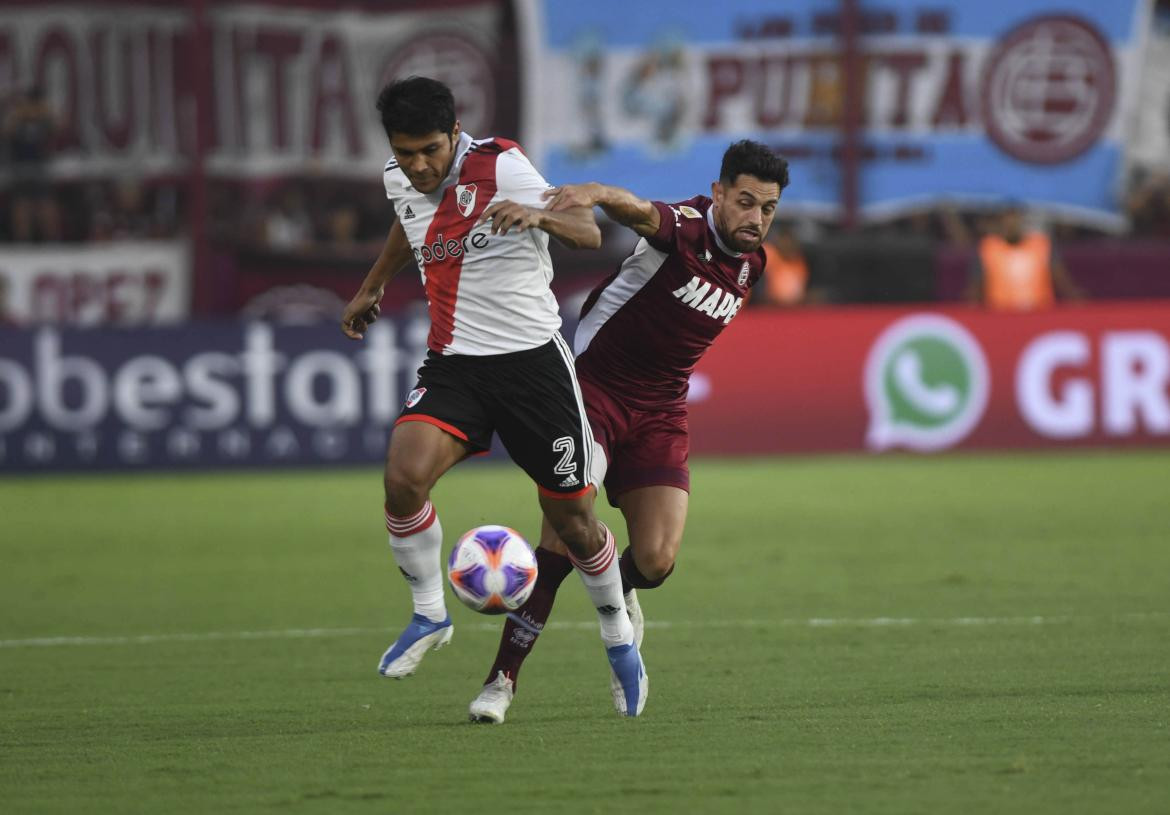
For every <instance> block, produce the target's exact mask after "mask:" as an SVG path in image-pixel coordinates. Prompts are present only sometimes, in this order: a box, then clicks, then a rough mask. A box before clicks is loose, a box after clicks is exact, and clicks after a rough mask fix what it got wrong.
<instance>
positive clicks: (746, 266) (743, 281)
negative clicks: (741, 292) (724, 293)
mask: <svg viewBox="0 0 1170 815" xmlns="http://www.w3.org/2000/svg"><path fill="white" fill-rule="evenodd" d="M750 273H751V264H750V263H748V262H747V261H746V260H745V261H744V262H743V265H742V266H740V267H739V285H741V286H746V285H747V282H748V275H749V274H750Z"/></svg>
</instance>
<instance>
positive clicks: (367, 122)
mask: <svg viewBox="0 0 1170 815" xmlns="http://www.w3.org/2000/svg"><path fill="white" fill-rule="evenodd" d="M329 5H331V4H326V3H322V4H321V6H322V8H321V9H320V10H318V9H316V8H312V7H308V4H306V3H297V4H295V5H292V6H290V5H289V4H282V3H271V4H264V3H246V4H235V3H231V4H229V3H224V4H209V7H208V18H209V19H208V28H209V31H208V32H207V37H206V38H204V39H199V38H197V37H196V36H195V33H194V31H193V27H192V15H191V11H190V9H189V8H186V7H183V8H166V7H159V6H151V5H143V4H131V5H118V4H106V3H101V4H77V5H67V4H56V3H50V4H47V5H46V4H40V5H36V4H28V5H23V4H22V5H19V6H16V7H15V8H8V9H6V10H5V12H4V15H3V17H2V18H0V93H4V92H7V91H8V90H9V89H11V88H12V87H14V86H15V87H21V86H28V85H33V84H35V85H39V86H41V87H43V88H44V90H45V92H46V98H47V100H48V102H49V105H50V107H51V108H52V109H53V111H54V113H55V114H56V117H57V120H58V125H59V133H58V139H57V142H58V144H59V147H60V152H59V154H58V155H57V156H56V158H55V160H54V163H53V167H52V171H53V173H54V174H56V175H58V176H60V177H92V176H102V175H108V174H110V173H114V172H122V171H133V172H135V173H138V174H143V173H145V174H152V175H163V174H169V173H176V172H182V171H183V169H184V167H185V163H184V162H185V157H187V156H190V155H191V153H192V151H193V146H194V134H195V128H196V122H195V110H196V105H195V90H196V87H197V84H198V83H200V82H203V81H209V83H210V94H211V110H210V111H208V112H207V121H206V122H205V126H206V127H207V132H208V136H209V140H210V145H209V155H208V166H209V170H211V171H212V172H219V173H224V174H228V175H233V176H244V177H257V176H265V175H272V174H284V173H294V172H310V171H311V172H314V173H324V174H327V175H333V176H353V177H361V178H369V177H374V178H376V177H377V176H378V174H379V172H380V171H381V168H382V165H383V163H384V162H385V160H386V157H387V155H388V147H387V146H386V143H385V142H386V137H385V135H384V134H383V133H382V130H381V126H380V124H379V122H378V116H377V112H376V111H375V109H374V102H375V100H376V98H377V94H378V90H379V89H380V88H381V86H382V85H383V84H384V83H385V82H386V81H387V80H388V79H390V78H392V77H399V76H407V75H409V74H427V75H430V76H434V77H436V78H438V79H441V80H443V81H445V82H447V83H448V84H449V85H450V86H451V88H452V90H453V91H454V93H455V98H456V102H457V104H458V106H459V109H458V111H457V113H458V115H459V117H460V119H461V121H462V122H463V125H464V129H465V130H467V131H468V132H470V133H472V134H473V135H477V136H478V135H481V134H485V135H486V134H488V133H489V131H490V130H492V129H494V127H495V126H496V125H497V122H496V113H497V110H498V109H499V105H498V102H499V98H498V97H499V96H500V92H499V90H498V86H497V81H498V76H499V75H500V71H499V64H500V63H501V62H503V61H505V60H514V55H513V54H511V53H510V52H507V51H506V49H504V48H503V47H502V44H501V42H500V25H501V19H502V16H501V9H502V4H501V3H499V2H482V3H474V2H469V3H451V2H448V3H444V4H442V5H441V7H440V8H432V9H424V5H423V4H421V3H420V4H416V5H415V7H414V9H415V10H405V11H404V10H402V4H398V7H397V8H396V9H394V10H386V11H365V10H355V9H347V10H337V9H336V8H329ZM369 5H371V6H372V5H373V4H369ZM389 5H393V4H388V6H389ZM197 49H198V50H197ZM200 65H203V66H206V70H207V71H208V72H209V76H206V77H205V76H199V75H197V72H198V71H199V70H200V68H199V66H200Z"/></svg>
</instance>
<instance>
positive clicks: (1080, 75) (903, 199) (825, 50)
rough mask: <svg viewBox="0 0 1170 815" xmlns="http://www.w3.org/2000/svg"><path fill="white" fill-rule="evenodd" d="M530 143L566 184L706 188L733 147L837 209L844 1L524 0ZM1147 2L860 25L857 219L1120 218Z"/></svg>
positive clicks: (1089, 0)
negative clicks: (977, 210)
mask: <svg viewBox="0 0 1170 815" xmlns="http://www.w3.org/2000/svg"><path fill="white" fill-rule="evenodd" d="M521 6H522V8H523V9H524V11H525V13H524V14H522V15H521V16H520V21H521V26H522V30H521V35H522V42H523V43H524V48H523V51H522V64H523V65H524V88H525V102H526V104H525V106H524V109H525V117H524V121H523V123H522V134H523V139H522V140H523V143H524V144H525V146H526V148H527V149H528V150H529V152H530V153H531V154H532V155H533V157H534V160H535V162H536V165H537V166H538V167H540V168H541V169H542V171H544V173H545V175H546V177H547V178H549V180H550V181H552V182H553V183H556V184H562V183H572V182H583V181H593V180H596V181H602V182H606V183H611V184H618V185H621V186H625V187H633V188H634V189H635V190H636V191H637V192H638V193H640V194H641V195H643V196H646V197H653V198H661V199H666V200H679V199H683V198H689V197H691V196H693V195H696V194H698V193H702V192H705V191H706V190H707V189H708V187H709V184H710V182H711V181H712V180H713V179H714V178H715V177H716V176H717V175H718V170H719V163H720V157H721V155H722V153H723V150H724V149H725V148H726V146H727V145H728V144H729V143H730V142H732V141H735V140H737V139H741V138H752V139H757V140H759V141H763V142H765V143H767V144H770V145H772V146H773V147H774V148H775V149H777V150H779V151H780V152H782V153H784V154H785V155H787V156H788V157H789V158H790V159H791V161H792V167H791V182H792V183H791V187H790V188H789V190H788V191H787V192H786V193H785V196H784V198H785V203H786V205H792V206H795V207H797V208H799V209H801V210H804V211H806V212H809V213H813V214H824V215H839V214H840V199H841V168H840V161H839V158H840V144H839V139H840V135H839V134H840V127H841V122H842V118H843V100H844V91H843V76H842V69H841V59H840V44H841V41H840V36H839V31H840V27H841V4H840V3H838V2H836V0H792V2H786V3H761V2H758V0H727V2H723V3H703V4H690V5H688V6H687V8H686V13H685V14H683V13H675V9H674V7H673V6H670V5H668V4H661V3H629V2H625V1H624V0H593V1H592V2H589V3H561V2H553V0H521ZM1151 7H1152V5H1151V3H1150V2H1149V0H1114V2H1108V3H1104V2H1099V0H1027V2H1020V0H980V2H966V1H965V0H937V2H921V0H888V1H887V2H882V3H880V4H876V5H873V6H870V5H868V4H865V5H863V7H862V13H861V15H860V20H859V23H860V28H861V31H862V34H863V36H862V37H861V39H860V48H861V51H862V54H861V57H860V62H861V71H862V78H861V83H862V89H863V99H864V102H863V110H862V111H861V126H862V129H863V133H862V144H861V148H860V153H861V161H862V169H861V174H860V181H859V186H860V202H859V204H860V208H861V212H862V214H863V215H866V216H875V217H876V216H884V215H893V214H897V213H899V212H902V211H906V210H909V209H912V208H915V207H921V206H923V205H927V204H930V203H931V202H933V201H937V200H939V199H947V200H951V201H957V202H959V201H961V202H965V203H973V204H978V203H997V202H1002V201H1003V200H1004V199H1005V198H1019V199H1021V200H1027V201H1031V202H1033V203H1035V204H1037V205H1042V206H1044V207H1045V208H1048V209H1050V210H1053V211H1059V212H1062V213H1064V214H1066V215H1068V216H1072V217H1079V218H1081V219H1083V220H1086V221H1093V222H1099V223H1101V224H1103V225H1118V224H1120V223H1121V216H1120V211H1119V208H1120V204H1119V200H1118V195H1117V189H1116V185H1117V184H1119V183H1120V176H1121V174H1122V172H1121V171H1122V169H1123V168H1122V164H1123V160H1124V147H1125V139H1126V137H1127V135H1128V134H1127V132H1126V128H1127V127H1129V125H1130V124H1131V120H1132V119H1133V118H1134V116H1133V113H1134V111H1133V106H1134V105H1135V104H1136V99H1137V86H1138V81H1139V72H1140V60H1141V53H1140V52H1141V46H1142V39H1143V36H1144V32H1145V31H1146V28H1147V26H1148V21H1149V19H1150V12H1151Z"/></svg>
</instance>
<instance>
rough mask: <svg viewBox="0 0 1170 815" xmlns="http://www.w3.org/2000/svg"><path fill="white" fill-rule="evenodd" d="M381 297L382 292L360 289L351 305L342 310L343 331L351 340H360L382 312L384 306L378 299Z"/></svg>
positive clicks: (350, 302)
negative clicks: (380, 304)
mask: <svg viewBox="0 0 1170 815" xmlns="http://www.w3.org/2000/svg"><path fill="white" fill-rule="evenodd" d="M381 299H382V293H381V292H376V293H370V292H362V291H359V292H358V293H357V294H355V295H354V297H353V299H352V300H350V301H349V305H347V306H346V307H345V311H344V312H342V315H341V331H342V333H343V334H345V336H347V337H349V338H350V339H351V340H360V339H361V338H362V337H363V336H365V331H366V329H367V328H368V327H369V326H370V324H371V323H372V322H374V320H377V319H378V315H379V314H381V313H382V307H381V306H379V305H378V301H380V300H381Z"/></svg>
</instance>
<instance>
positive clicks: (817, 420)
mask: <svg viewBox="0 0 1170 815" xmlns="http://www.w3.org/2000/svg"><path fill="white" fill-rule="evenodd" d="M690 426H691V432H692V434H693V444H692V450H693V452H695V453H699V454H702V453H718V454H761V453H811V452H824V451H863V450H869V451H873V452H882V451H895V450H908V451H915V452H934V451H941V450H948V449H955V448H959V449H997V448H998V449H1027V448H1044V447H1062V446H1087V445H1111V446H1142V445H1168V444H1170V301H1152V302H1140V303H1139V302H1132V303H1114V304H1092V305H1078V306H1065V307H1062V308H1058V309H1054V310H1051V311H1045V312H1036V313H1029V314H995V313H990V312H987V311H983V310H979V309H974V308H966V307H955V308H950V309H942V310H924V309H920V310H915V309H906V308H834V309H808V310H801V311H786V312H779V311H774V310H768V309H762V308H761V309H747V310H745V311H742V312H740V314H739V315H738V316H737V317H736V319H735V321H734V322H733V323H732V324H731V325H730V326H729V327H728V329H727V330H726V331H725V332H724V334H723V336H721V337H720V339H719V340H718V341H717V342H716V343H715V344H714V346H713V347H712V348H711V350H710V351H709V352H708V353H707V355H706V356H705V357H704V358H703V360H702V361H701V362H700V364H699V366H698V368H697V369H696V372H695V376H694V377H693V378H692V380H691V404H690Z"/></svg>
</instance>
